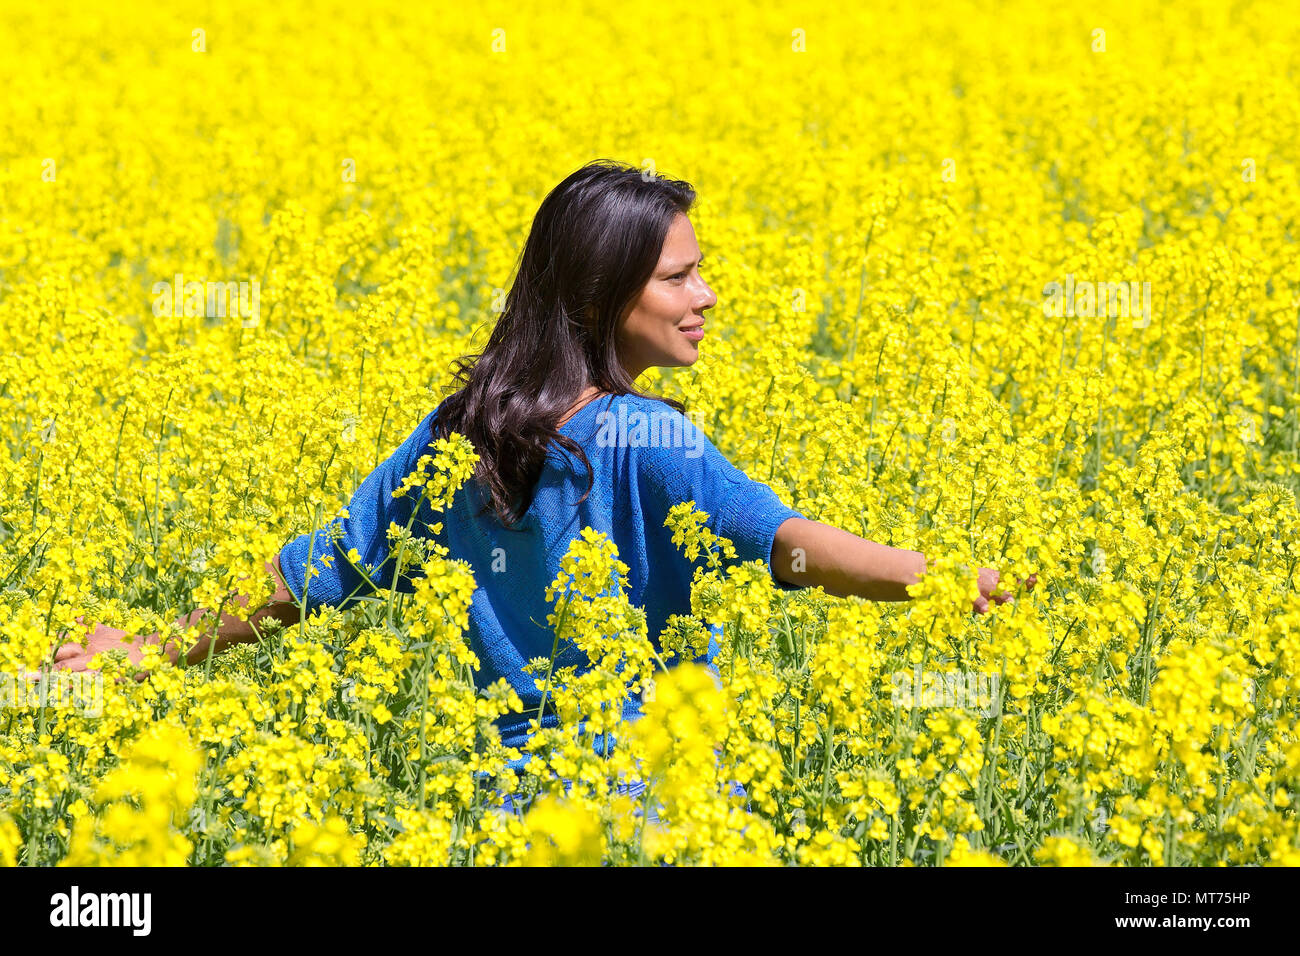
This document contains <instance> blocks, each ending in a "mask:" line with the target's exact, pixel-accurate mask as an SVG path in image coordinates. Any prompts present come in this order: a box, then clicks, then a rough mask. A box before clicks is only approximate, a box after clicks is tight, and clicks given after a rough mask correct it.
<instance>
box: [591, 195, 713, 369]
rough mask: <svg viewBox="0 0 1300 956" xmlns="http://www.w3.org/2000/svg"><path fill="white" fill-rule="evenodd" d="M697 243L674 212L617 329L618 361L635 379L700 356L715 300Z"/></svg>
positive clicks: (687, 225)
mask: <svg viewBox="0 0 1300 956" xmlns="http://www.w3.org/2000/svg"><path fill="white" fill-rule="evenodd" d="M700 260H701V255H700V247H699V244H698V243H696V241H695V229H694V227H693V226H691V220H690V219H689V218H688V217H687V216H686V215H685V214H684V213H678V215H677V216H676V217H675V218H674V219H673V224H672V226H671V227H670V228H669V230H668V235H667V237H666V238H665V239H664V247H663V251H662V252H660V253H659V264H658V265H657V266H655V271H654V273H653V274H652V275H651V276H650V279H649V281H647V282H646V284H645V286H644V287H643V288H642V289H641V294H640V296H639V297H638V298H637V300H636V301H635V302H633V303H632V308H631V310H630V311H629V312H628V314H627V317H626V318H625V319H624V320H623V322H622V323H621V324H620V326H619V328H618V333H617V336H616V339H615V341H616V347H617V349H618V355H619V360H620V361H621V362H622V363H623V367H624V368H625V369H627V373H628V375H629V376H630V377H631V378H632V379H633V380H635V379H636V378H637V377H638V376H640V374H641V373H642V372H644V371H645V370H646V369H648V368H650V367H651V366H661V367H665V368H673V367H676V366H681V365H692V364H694V362H695V360H696V359H697V358H699V357H700V345H699V340H700V339H701V338H702V336H703V335H704V334H705V333H703V332H702V331H697V332H695V333H694V334H688V333H687V332H684V331H683V329H695V330H702V329H703V326H704V310H705V309H711V308H713V306H714V305H716V304H717V301H718V297H717V296H716V295H714V294H713V290H712V289H710V288H709V284H708V283H707V282H705V281H704V278H703V277H702V276H701V275H700V268H699V267H700Z"/></svg>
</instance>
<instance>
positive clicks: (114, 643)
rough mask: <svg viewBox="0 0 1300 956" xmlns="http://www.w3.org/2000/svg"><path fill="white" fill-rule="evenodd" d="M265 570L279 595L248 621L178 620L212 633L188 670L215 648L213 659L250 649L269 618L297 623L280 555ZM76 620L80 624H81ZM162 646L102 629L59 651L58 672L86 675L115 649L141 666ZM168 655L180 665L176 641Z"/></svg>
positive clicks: (189, 654) (203, 613) (241, 598)
mask: <svg viewBox="0 0 1300 956" xmlns="http://www.w3.org/2000/svg"><path fill="white" fill-rule="evenodd" d="M266 570H267V572H268V573H270V575H271V576H272V578H273V579H274V580H275V582H276V589H275V593H273V594H272V595H271V597H270V599H269V600H268V601H267V602H266V603H265V604H263V605H262V606H261V607H260V608H258V610H256V611H255V612H253V613H252V614H250V615H249V617H248V620H247V621H241V620H239V618H237V617H235V616H234V615H233V614H228V613H225V611H224V610H223V612H222V614H221V620H220V622H218V623H217V625H216V627H215V628H213V626H212V616H213V614H212V611H211V610H209V609H207V608H199V609H198V610H196V611H192V612H190V613H189V614H186V615H184V616H183V617H181V618H179V619H177V621H176V626H177V627H178V628H184V627H188V626H189V625H192V624H194V625H199V626H203V627H206V629H207V633H206V634H204V635H203V636H202V637H200V638H198V640H197V641H196V642H195V643H194V644H193V645H192V646H191V647H190V648H189V649H188V650H187V651H186V652H185V662H186V663H187V664H198V663H201V662H202V661H203V660H205V659H206V658H207V656H208V651H209V647H211V649H212V653H213V654H220V653H221V652H222V651H224V650H226V649H228V648H229V647H231V646H232V645H235V644H251V643H253V642H255V641H257V639H258V637H259V636H260V634H261V631H262V630H263V628H262V627H261V624H262V622H264V621H265V620H266V619H267V618H275V619H276V620H277V621H279V622H280V623H281V624H282V625H283V626H285V627H288V626H290V625H291V624H296V623H297V622H298V617H299V613H298V612H299V609H298V605H297V603H296V600H295V598H294V596H293V593H292V592H291V591H290V590H289V588H288V586H287V585H286V584H285V581H284V575H283V574H281V573H280V555H279V554H276V556H275V557H274V558H272V559H271V560H270V561H268V562H267V563H266ZM247 604H248V597H247V595H243V594H236V595H234V596H233V597H232V598H231V601H230V604H229V605H228V606H231V607H234V606H238V607H244V606H246V605H247ZM77 620H78V621H81V618H78V619H77ZM67 637H68V634H67V633H65V634H61V635H60V639H62V640H66V639H67ZM158 643H159V635H158V634H156V633H155V634H148V635H143V636H142V635H131V634H128V633H127V632H126V631H123V630H121V629H119V628H116V627H107V626H106V625H103V624H99V625H96V626H95V627H94V628H93V629H91V631H90V635H89V637H88V638H87V641H86V646H85V647H82V645H81V644H80V643H79V642H77V641H71V642H69V643H64V644H62V645H60V646H59V647H58V648H57V650H55V652H54V669H55V670H71V671H84V670H86V669H87V668H88V667H89V665H90V659H91V658H92V657H94V656H95V655H96V654H98V653H100V652H102V651H110V650H114V649H121V650H125V651H126V652H127V659H128V660H129V661H130V662H131V663H133V664H138V663H140V661H141V659H142V658H143V656H144V646H145V645H146V644H158ZM163 652H164V653H165V654H166V655H167V657H168V659H169V660H171V662H172V663H173V664H175V663H177V662H178V661H179V660H180V656H181V653H180V647H179V645H178V644H177V642H176V639H175V638H172V639H170V640H169V641H168V642H167V645H166V646H165V647H164V648H163ZM146 676H148V675H146V674H145V673H143V672H141V673H138V674H136V675H135V677H136V680H144V678H145V677H146Z"/></svg>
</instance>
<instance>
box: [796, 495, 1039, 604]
mask: <svg viewBox="0 0 1300 956" xmlns="http://www.w3.org/2000/svg"><path fill="white" fill-rule="evenodd" d="M925 571H926V561H925V555H924V554H922V553H921V552H920V551H908V550H906V549H904V548H891V547H889V546H888V545H884V544H877V543H876V542H875V541H868V540H867V539H866V538H861V537H859V536H858V535H856V534H851V533H850V532H848V531H843V530H841V529H839V528H836V527H834V526H832V525H828V524H822V523H821V522H820V521H809V520H808V519H806V518H787V519H786V520H785V521H783V522H782V523H781V526H780V527H779V528H777V529H776V537H775V539H773V541H772V574H773V575H774V576H775V577H776V579H777V580H778V581H784V582H785V583H787V584H794V585H798V586H800V587H818V586H820V587H821V588H822V589H823V590H824V591H826V593H827V594H833V595H835V596H836V597H848V596H850V595H854V596H856V597H862V598H867V599H868V600H871V601H907V600H909V599H910V596H909V595H908V593H907V585H909V584H915V583H917V582H918V581H920V580H921V577H922V576H923V575H924V574H925ZM997 583H998V572H997V571H995V570H993V569H991V568H981V569H980V572H979V589H980V599H979V600H978V601H976V602H975V610H976V612H978V613H981V614H983V613H984V612H985V611H987V610H988V604H989V598H992V599H994V600H996V601H997V602H998V603H999V604H1005V603H1006V602H1007V601H1010V600H1011V595H1009V594H1007V593H1005V592H1001V591H998V590H997ZM1033 583H1034V578H1033V576H1032V575H1031V576H1030V578H1029V579H1028V580H1027V581H1026V585H1027V586H1028V587H1031V588H1032V587H1033Z"/></svg>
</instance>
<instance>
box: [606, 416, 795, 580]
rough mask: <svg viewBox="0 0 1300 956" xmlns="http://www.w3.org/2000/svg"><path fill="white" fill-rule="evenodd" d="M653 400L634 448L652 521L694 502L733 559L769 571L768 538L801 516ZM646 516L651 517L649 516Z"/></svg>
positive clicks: (632, 440) (700, 433)
mask: <svg viewBox="0 0 1300 956" xmlns="http://www.w3.org/2000/svg"><path fill="white" fill-rule="evenodd" d="M654 404H655V405H656V406H657V407H656V408H655V409H654V410H649V411H648V412H647V410H645V409H642V412H643V414H646V419H645V423H646V426H647V442H648V444H647V447H640V448H638V451H637V460H638V470H639V472H640V474H641V478H642V481H643V484H644V487H645V488H646V489H647V490H648V491H649V492H650V495H651V497H652V499H653V500H654V504H655V507H656V511H657V512H658V515H657V517H658V520H659V521H660V522H662V521H663V520H664V519H665V518H666V517H667V516H668V510H669V509H670V508H671V507H672V506H673V505H676V504H679V503H681V502H683V501H694V502H695V508H696V509H697V510H699V511H703V512H705V513H706V514H708V516H709V520H708V522H707V526H708V528H709V530H710V531H712V532H713V533H714V534H716V535H719V536H721V537H724V538H730V539H731V542H732V544H734V545H735V548H736V560H737V561H755V560H757V561H762V562H763V564H764V565H765V566H766V567H767V570H768V573H769V574H771V573H772V542H773V540H775V538H776V531H777V529H778V528H780V527H781V525H782V524H783V523H784V522H785V521H786V520H787V519H789V518H802V517H804V516H803V515H802V514H801V513H799V512H798V511H796V510H794V509H793V508H791V507H789V506H787V505H786V504H784V503H783V502H782V501H781V499H780V498H778V497H777V495H776V492H774V491H773V490H772V489H771V488H770V487H768V486H767V485H765V484H763V483H762V482H761V481H755V480H754V479H752V478H750V477H749V476H748V475H746V474H745V473H744V472H743V471H741V470H740V469H739V468H737V467H736V466H735V465H733V464H732V463H731V462H730V461H728V460H727V459H726V457H725V456H724V455H723V454H722V453H721V452H720V451H718V449H717V447H715V446H714V444H713V442H711V441H710V440H709V439H708V437H707V436H706V435H705V434H704V432H703V431H701V430H700V429H699V428H697V427H695V425H694V424H692V423H691V421H690V420H689V419H688V418H686V416H685V415H682V414H681V413H680V412H678V411H676V410H675V409H672V408H668V407H665V406H662V404H661V403H657V402H656V403H654ZM635 415H636V413H635V412H633V413H632V414H631V415H630V416H629V419H630V420H633V422H634V424H633V427H632V429H630V430H629V435H630V436H631V437H630V438H629V442H630V443H635V441H636V438H635V436H636V431H635V428H636V424H635V420H634V416H635ZM656 422H658V423H659V426H658V428H657V430H656V427H655V423H656ZM646 520H647V521H649V520H651V516H650V515H649V514H647V515H646ZM772 581H773V583H774V584H775V585H776V586H777V587H778V588H779V589H781V590H784V591H793V590H797V589H798V588H799V585H794V584H787V583H786V582H784V581H781V580H779V579H777V577H776V576H775V575H774V574H773V576H772Z"/></svg>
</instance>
